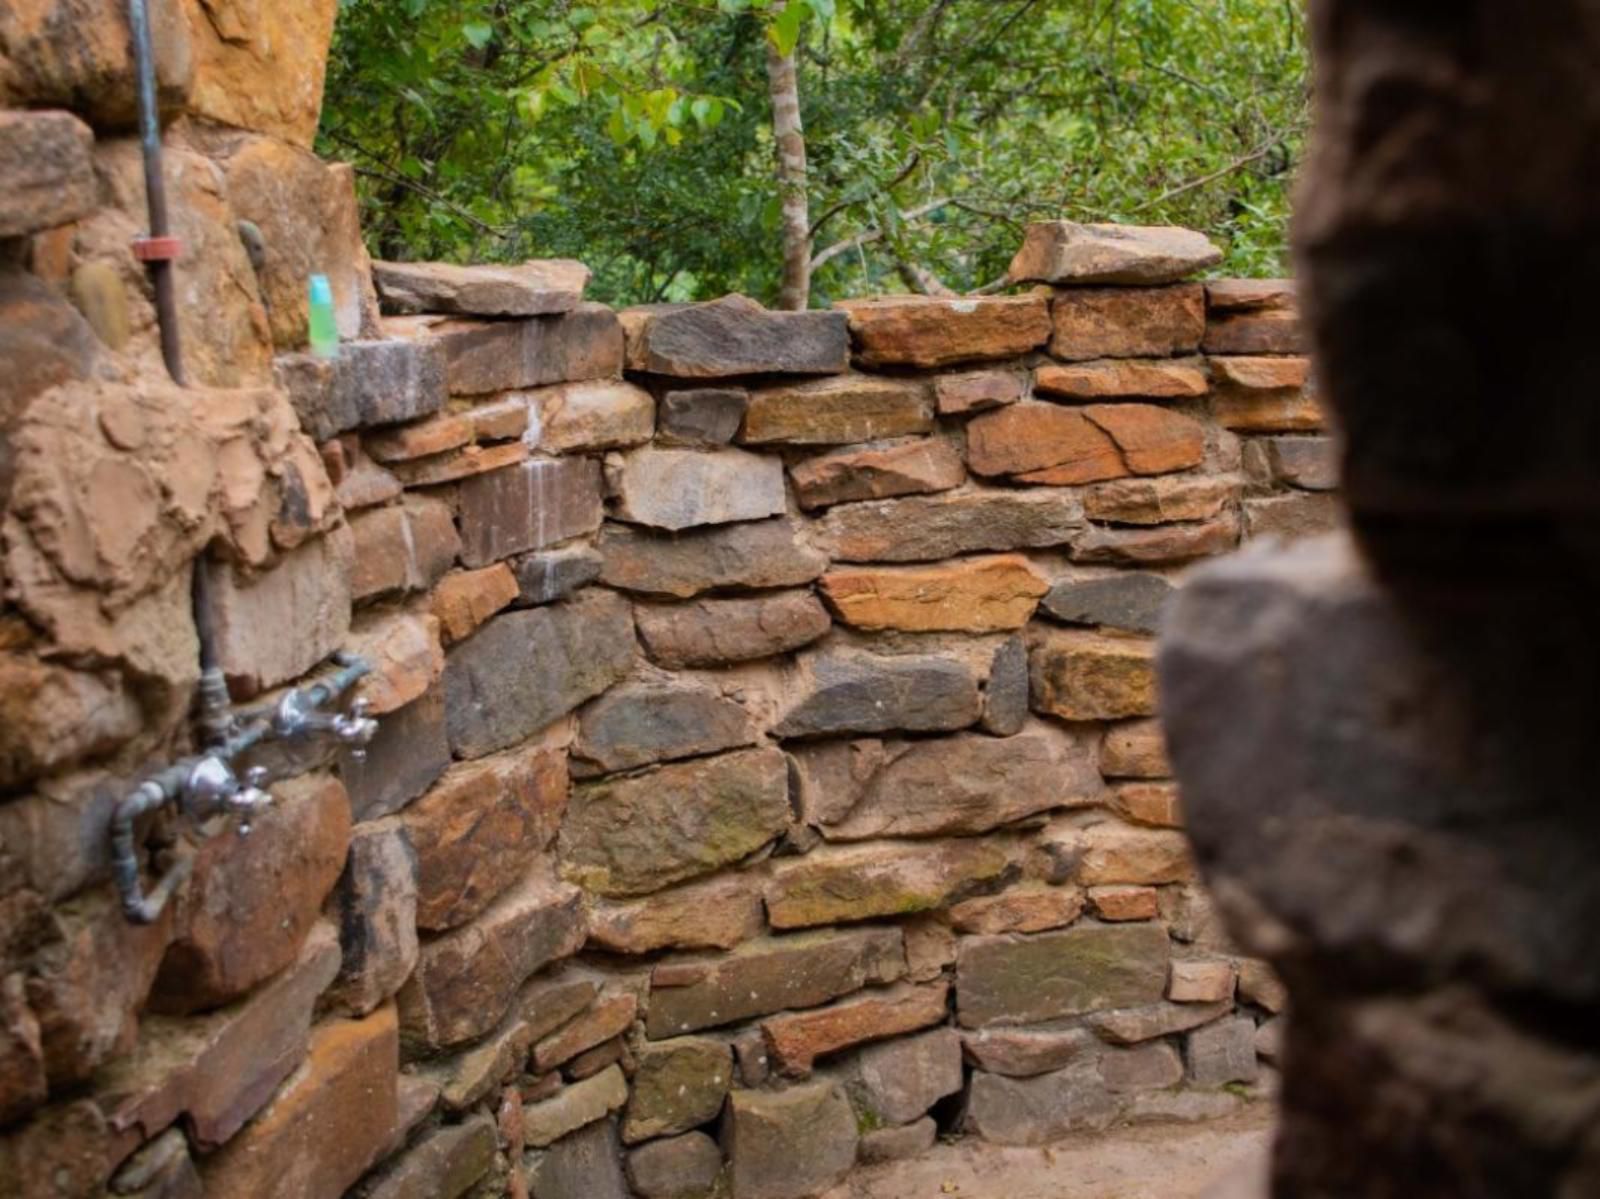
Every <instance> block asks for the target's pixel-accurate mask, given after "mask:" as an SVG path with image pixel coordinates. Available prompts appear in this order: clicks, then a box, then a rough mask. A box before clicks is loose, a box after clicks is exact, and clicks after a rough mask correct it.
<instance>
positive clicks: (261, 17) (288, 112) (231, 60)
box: [183, 0, 338, 146]
mask: <svg viewBox="0 0 1600 1199" xmlns="http://www.w3.org/2000/svg"><path fill="white" fill-rule="evenodd" d="M183 6H184V10H185V11H186V13H187V14H188V17H189V31H190V36H191V38H192V45H193V53H194V64H195V66H194V90H193V93H192V94H191V96H190V99H189V104H190V107H191V109H192V110H193V111H194V112H195V113H196V114H198V115H199V116H203V117H207V118H209V119H211V120H213V121H216V122H218V123H219V124H223V125H233V126H236V127H238V128H240V129H251V130H254V131H256V132H258V133H270V134H272V135H273V136H274V137H281V138H282V139H283V140H284V141H287V142H291V143H293V144H295V145H297V146H309V145H310V144H311V139H312V137H313V136H314V135H315V134H316V131H317V122H318V120H320V119H321V116H322V84H323V79H324V77H325V75H326V72H327V62H328V46H329V44H330V43H331V42H332V40H333V20H334V16H335V15H336V13H337V11H338V5H337V4H336V3H335V2H334V0H311V2H310V3H298V4H283V5H273V6H271V7H270V8H266V9H258V8H256V7H254V6H246V5H242V4H235V3H218V2H216V0H183Z"/></svg>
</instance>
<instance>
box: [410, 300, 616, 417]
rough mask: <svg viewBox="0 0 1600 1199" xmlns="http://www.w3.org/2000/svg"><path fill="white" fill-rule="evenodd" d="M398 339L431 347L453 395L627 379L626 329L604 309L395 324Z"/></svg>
mask: <svg viewBox="0 0 1600 1199" xmlns="http://www.w3.org/2000/svg"><path fill="white" fill-rule="evenodd" d="M383 328H384V330H385V332H386V333H387V334H388V335H389V336H391V337H397V338H404V339H407V340H411V341H415V342H420V343H423V344H428V343H431V344H433V345H434V346H436V347H437V348H438V350H439V352H440V353H441V354H442V356H443V359H444V364H445V377H446V380H447V385H448V387H449V391H450V394H451V395H457V396H482V395H489V394H491V393H497V392H506V391H521V390H524V389H526V388H530V387H545V386H547V385H549V384H551V383H567V382H578V381H582V380H587V379H610V378H614V377H616V376H617V375H620V374H621V373H622V326H621V324H620V323H619V322H618V320H617V316H616V314H615V313H614V312H612V311H611V309H609V308H607V307H606V306H605V305H603V304H589V303H585V304H580V305H578V307H577V308H575V309H573V310H572V311H571V312H568V313H564V314H562V315H560V316H536V317H529V318H527V319H526V320H475V319H470V318H464V317H444V318H441V317H391V318H389V319H387V320H385V321H384V322H383Z"/></svg>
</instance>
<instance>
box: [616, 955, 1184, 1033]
mask: <svg viewBox="0 0 1600 1199" xmlns="http://www.w3.org/2000/svg"><path fill="white" fill-rule="evenodd" d="M905 969H906V961H905V947H904V943H903V941H902V938H901V934H900V930H899V929H895V928H866V929H858V930H850V931H844V930H839V931H823V932H815V933H801V934H798V935H794V936H787V937H772V938H766V939H762V940H757V941H749V942H746V943H745V944H744V945H741V946H739V947H738V948H737V949H735V950H733V952H731V953H728V954H724V955H722V956H720V957H715V958H699V959H687V960H684V961H671V960H669V961H667V962H664V963H662V964H660V965H658V966H657V967H656V968H655V972H654V974H653V975H652V980H651V988H650V1003H649V1009H648V1015H647V1017H646V1030H647V1031H648V1033H649V1035H650V1036H651V1038H653V1039H661V1038H664V1037H673V1036H679V1035H681V1034H684V1033H690V1032H696V1031H698V1030H699V1029H702V1028H715V1027H717V1026H719V1025H723V1024H736V1023H738V1022H739V1021H741V1020H749V1019H752V1018H753V1017H757V1016H767V1015H771V1014H772V1013H773V1012H781V1011H784V1010H792V1009H799V1008H808V1007H816V1006H817V1005H819V1004H823V1003H827V1002H828V1001H829V1000H830V999H837V998H838V997H839V996H841V995H848V994H850V993H851V992H853V991H859V990H860V989H861V988H862V987H865V986H868V985H869V984H884V983H890V982H893V981H895V980H896V979H898V978H900V977H901V976H902V975H904V973H905ZM1163 970H1165V966H1164V965H1163Z"/></svg>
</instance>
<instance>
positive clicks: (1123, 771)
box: [1100, 720, 1172, 779]
mask: <svg viewBox="0 0 1600 1199" xmlns="http://www.w3.org/2000/svg"><path fill="white" fill-rule="evenodd" d="M1100 771H1101V773H1102V774H1104V775H1105V776H1106V777H1107V778H1113V779H1165V778H1170V777H1172V766H1171V764H1170V763H1168V761H1167V743H1166V738H1165V737H1164V736H1163V735H1162V732H1161V722H1160V721H1159V720H1130V721H1128V722H1127V723H1126V724H1118V725H1113V726H1112V727H1111V728H1108V729H1107V730H1106V734H1105V738H1104V740H1102V741H1101V743H1100Z"/></svg>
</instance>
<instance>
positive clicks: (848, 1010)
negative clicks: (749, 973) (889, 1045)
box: [761, 982, 950, 1078]
mask: <svg viewBox="0 0 1600 1199" xmlns="http://www.w3.org/2000/svg"><path fill="white" fill-rule="evenodd" d="M949 992H950V985H949V984H948V983H945V982H935V983H929V984H927V985H924V986H913V985H910V984H907V983H899V984H896V985H895V986H893V987H888V988H885V989H882V990H872V991H864V992H862V993H861V994H860V995H857V996H853V997H851V998H849V999H845V1000H841V1001H840V1002H839V1003H836V1004H833V1005H832V1006H830V1007H825V1008H816V1009H814V1010H812V1011H809V1012H788V1013H785V1014H783V1015H780V1016H773V1017H771V1018H769V1019H767V1020H763V1021H762V1022H761V1035H762V1036H763V1037H764V1038H765V1040H766V1043H767V1050H768V1054H769V1056H770V1058H771V1060H772V1063H773V1065H774V1066H776V1067H777V1069H778V1071H779V1072H780V1073H782V1074H785V1075H787V1076H789V1077H791V1078H805V1077H808V1076H809V1075H810V1073H811V1070H812V1067H813V1065H814V1064H815V1063H816V1060H817V1059H818V1058H819V1057H827V1056H829V1055H831V1054H835V1053H838V1052H840V1051H841V1050H844V1049H849V1048H852V1047H854V1046H856V1045H860V1044H863V1043H865V1042H868V1041H881V1040H883V1039H884V1038H886V1037H896V1036H899V1035H901V1034H902V1033H908V1032H915V1031H917V1030H918V1029H923V1028H927V1027H929V1026H930V1025H933V1024H938V1023H940V1022H941V1021H943V1020H944V1018H945V1016H946V1014H947V1013H946V1000H947V999H948V998H949Z"/></svg>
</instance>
